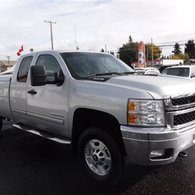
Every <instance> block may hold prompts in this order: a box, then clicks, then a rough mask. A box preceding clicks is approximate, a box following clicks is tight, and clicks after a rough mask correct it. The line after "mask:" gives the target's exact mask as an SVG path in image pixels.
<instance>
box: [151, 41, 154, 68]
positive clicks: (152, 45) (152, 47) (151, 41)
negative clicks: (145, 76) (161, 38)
mask: <svg viewBox="0 0 195 195" xmlns="http://www.w3.org/2000/svg"><path fill="white" fill-rule="evenodd" d="M151 46H152V66H153V60H154V56H153V40H152V38H151Z"/></svg>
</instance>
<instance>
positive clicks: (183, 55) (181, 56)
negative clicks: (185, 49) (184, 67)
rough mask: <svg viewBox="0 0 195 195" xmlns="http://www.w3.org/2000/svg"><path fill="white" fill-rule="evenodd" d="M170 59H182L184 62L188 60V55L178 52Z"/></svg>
mask: <svg viewBox="0 0 195 195" xmlns="http://www.w3.org/2000/svg"><path fill="white" fill-rule="evenodd" d="M171 59H178V60H179V59H182V60H183V61H184V62H186V61H188V60H189V55H188V54H187V53H184V54H183V53H180V54H178V55H173V56H172V57H171Z"/></svg>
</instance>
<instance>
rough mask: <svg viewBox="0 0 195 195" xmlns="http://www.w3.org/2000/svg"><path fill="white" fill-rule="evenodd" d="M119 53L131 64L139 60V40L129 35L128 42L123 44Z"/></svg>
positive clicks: (121, 57) (122, 58)
mask: <svg viewBox="0 0 195 195" xmlns="http://www.w3.org/2000/svg"><path fill="white" fill-rule="evenodd" d="M118 53H119V56H120V59H121V60H122V61H124V62H125V63H126V64H128V65H131V63H132V62H135V61H138V42H133V39H132V37H131V36H129V40H128V43H125V44H123V46H122V47H121V48H119V52H118Z"/></svg>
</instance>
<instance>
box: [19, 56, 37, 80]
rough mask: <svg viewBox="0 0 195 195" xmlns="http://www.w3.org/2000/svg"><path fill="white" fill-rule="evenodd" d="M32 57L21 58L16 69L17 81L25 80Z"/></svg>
mask: <svg viewBox="0 0 195 195" xmlns="http://www.w3.org/2000/svg"><path fill="white" fill-rule="evenodd" d="M32 59H33V57H32V56H28V57H25V58H23V60H22V62H21V64H20V68H19V71H18V76H17V80H18V82H26V80H27V76H28V71H29V67H30V64H31V62H32Z"/></svg>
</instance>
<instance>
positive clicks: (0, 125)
mask: <svg viewBox="0 0 195 195" xmlns="http://www.w3.org/2000/svg"><path fill="white" fill-rule="evenodd" d="M2 126H3V119H2V118H0V131H1V130H2Z"/></svg>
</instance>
